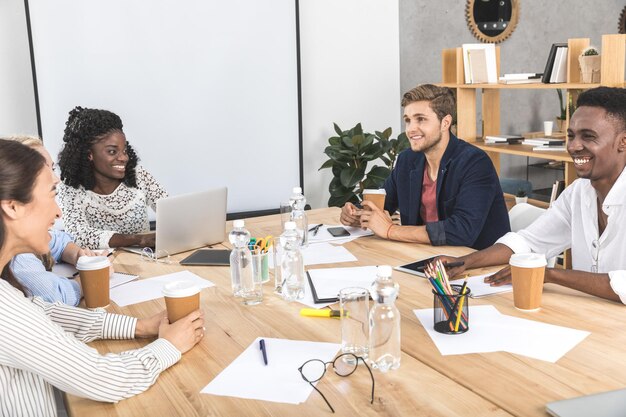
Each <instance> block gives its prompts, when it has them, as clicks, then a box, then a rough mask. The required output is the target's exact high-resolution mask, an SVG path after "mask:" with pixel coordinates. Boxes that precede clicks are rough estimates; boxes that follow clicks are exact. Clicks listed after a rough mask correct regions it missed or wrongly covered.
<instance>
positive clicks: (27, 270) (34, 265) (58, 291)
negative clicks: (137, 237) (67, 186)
mask: <svg viewBox="0 0 626 417" xmlns="http://www.w3.org/2000/svg"><path fill="white" fill-rule="evenodd" d="M10 139H12V140H15V141H17V142H20V143H22V144H24V145H26V146H29V147H31V148H33V149H35V150H36V151H38V152H39V153H40V154H41V155H42V156H43V157H44V158H45V160H46V164H47V165H48V166H50V167H51V168H52V166H53V162H52V158H51V157H50V154H49V153H48V152H47V151H46V149H45V148H44V147H43V142H42V141H41V139H39V138H36V137H32V136H16V137H12V138H10ZM50 236H51V238H52V239H51V240H50V244H49V246H50V253H48V254H45V255H40V256H38V255H35V254H32V253H24V254H20V255H17V256H16V257H14V258H13V259H12V260H11V263H10V265H11V269H12V270H13V274H14V276H15V279H16V280H17V281H18V282H19V283H20V284H21V285H22V286H23V287H24V290H25V292H26V294H27V295H28V296H31V297H35V296H39V297H41V298H43V299H44V300H45V301H48V302H50V303H53V302H56V301H60V302H62V303H64V304H68V305H72V306H76V305H78V303H79V302H80V299H81V295H82V291H81V288H80V283H79V282H78V280H77V279H76V280H75V279H69V278H66V277H62V276H59V275H57V274H55V273H54V272H52V271H51V269H52V265H54V263H55V262H61V261H63V262H66V263H68V264H71V265H76V261H78V258H79V257H81V256H85V255H86V256H94V255H96V253H94V252H92V251H91V250H89V249H83V248H81V247H79V246H78V245H76V244H74V239H73V238H72V236H71V235H69V234H67V233H65V232H63V231H60V230H50Z"/></svg>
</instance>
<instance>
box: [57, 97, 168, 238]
mask: <svg viewBox="0 0 626 417" xmlns="http://www.w3.org/2000/svg"><path fill="white" fill-rule="evenodd" d="M122 129H123V125H122V120H121V119H120V118H119V116H118V115H116V114H115V113H112V112H110V111H107V110H98V109H87V108H83V107H76V108H74V109H73V110H72V111H70V116H69V118H68V120H67V122H66V127H65V133H64V135H63V142H64V143H65V145H64V147H63V149H62V150H61V153H60V154H59V167H60V168H61V180H62V181H63V186H61V187H60V189H59V202H60V204H61V207H62V209H63V213H64V218H65V227H66V229H67V231H68V232H69V233H70V234H72V235H73V236H74V237H75V239H76V242H77V244H79V245H81V246H86V247H89V248H91V249H96V248H108V247H117V246H151V247H154V233H149V230H150V226H149V222H148V206H150V207H152V208H153V209H154V208H155V207H156V201H157V200H158V199H160V198H163V197H166V196H167V193H166V192H165V190H164V189H163V187H161V185H159V183H158V182H157V181H156V180H155V179H154V177H152V175H150V174H149V173H148V172H147V171H146V170H144V169H143V168H142V167H141V166H139V165H137V163H138V161H139V158H138V157H137V154H136V153H135V151H134V150H133V148H132V147H131V146H130V144H128V143H127V141H126V135H124V131H123V130H122Z"/></svg>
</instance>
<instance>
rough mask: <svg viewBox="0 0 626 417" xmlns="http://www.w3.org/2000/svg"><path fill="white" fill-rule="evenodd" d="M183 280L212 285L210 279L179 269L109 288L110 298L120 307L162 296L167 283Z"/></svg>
mask: <svg viewBox="0 0 626 417" xmlns="http://www.w3.org/2000/svg"><path fill="white" fill-rule="evenodd" d="M178 280H185V281H192V282H194V283H196V284H197V285H198V286H199V287H200V288H208V287H212V286H214V285H215V284H213V283H212V282H211V281H208V280H206V279H203V278H200V277H199V276H197V275H196V274H194V273H192V272H189V271H180V272H175V273H173V274H167V275H161V276H158V277H154V278H148V279H142V280H140V281H135V282H130V283H128V284H125V285H121V286H119V287H115V288H111V293H110V296H111V300H113V301H114V302H115V304H117V305H118V306H120V307H124V306H127V305H131V304H137V303H142V302H144V301H148V300H154V299H155V298H161V297H163V293H162V292H161V290H162V289H163V286H164V285H165V284H167V283H170V282H174V281H178Z"/></svg>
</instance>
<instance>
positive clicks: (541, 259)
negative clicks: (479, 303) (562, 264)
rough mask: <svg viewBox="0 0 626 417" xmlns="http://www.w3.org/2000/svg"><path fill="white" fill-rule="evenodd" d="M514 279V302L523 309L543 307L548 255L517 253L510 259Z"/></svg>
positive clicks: (518, 307) (530, 309) (531, 309)
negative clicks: (544, 279) (542, 295)
mask: <svg viewBox="0 0 626 417" xmlns="http://www.w3.org/2000/svg"><path fill="white" fill-rule="evenodd" d="M509 265H510V266H511V277H512V280H513V304H514V305H515V308H517V309H519V310H523V311H535V310H539V308H540V307H541V294H542V292H543V278H544V275H545V272H546V265H547V262H546V257H545V255H541V254H538V253H516V254H514V255H512V256H511V259H510V260H509Z"/></svg>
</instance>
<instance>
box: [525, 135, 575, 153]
mask: <svg viewBox="0 0 626 417" xmlns="http://www.w3.org/2000/svg"><path fill="white" fill-rule="evenodd" d="M522 145H529V146H533V151H564V150H565V140H564V139H553V138H533V139H524V140H523V141H522Z"/></svg>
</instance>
